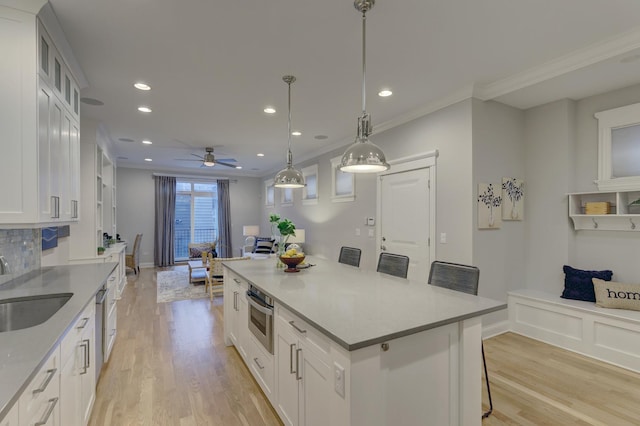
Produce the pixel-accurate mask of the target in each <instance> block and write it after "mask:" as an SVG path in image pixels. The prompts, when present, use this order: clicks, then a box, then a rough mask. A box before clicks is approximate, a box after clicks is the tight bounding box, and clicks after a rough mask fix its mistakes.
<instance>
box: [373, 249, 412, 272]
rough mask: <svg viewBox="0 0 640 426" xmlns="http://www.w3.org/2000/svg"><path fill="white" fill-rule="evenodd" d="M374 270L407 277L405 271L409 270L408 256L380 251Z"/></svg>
mask: <svg viewBox="0 0 640 426" xmlns="http://www.w3.org/2000/svg"><path fill="white" fill-rule="evenodd" d="M376 271H378V272H382V273H383V274H389V275H394V276H396V277H400V278H407V272H408V271H409V257H407V256H403V255H401V254H393V253H386V252H383V253H380V257H379V258H378V267H377V268H376Z"/></svg>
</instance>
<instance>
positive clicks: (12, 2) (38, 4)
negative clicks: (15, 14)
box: [0, 0, 47, 15]
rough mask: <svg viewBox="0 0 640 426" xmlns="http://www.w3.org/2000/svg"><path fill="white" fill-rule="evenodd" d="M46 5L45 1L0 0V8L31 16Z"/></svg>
mask: <svg viewBox="0 0 640 426" xmlns="http://www.w3.org/2000/svg"><path fill="white" fill-rule="evenodd" d="M45 4H47V0H0V6H6V7H10V8H11V9H16V10H21V11H23V12H28V13H32V14H34V15H35V14H37V13H38V12H39V11H40V9H42V6H44V5H45Z"/></svg>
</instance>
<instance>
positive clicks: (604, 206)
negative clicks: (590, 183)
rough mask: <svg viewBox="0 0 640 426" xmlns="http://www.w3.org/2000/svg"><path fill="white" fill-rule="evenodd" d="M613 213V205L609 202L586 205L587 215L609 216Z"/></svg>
mask: <svg viewBox="0 0 640 426" xmlns="http://www.w3.org/2000/svg"><path fill="white" fill-rule="evenodd" d="M609 213H611V203H609V202H608V201H598V202H587V203H585V214H609Z"/></svg>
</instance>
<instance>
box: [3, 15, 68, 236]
mask: <svg viewBox="0 0 640 426" xmlns="http://www.w3.org/2000/svg"><path fill="white" fill-rule="evenodd" d="M0 51H1V52H2V54H3V60H2V61H0V76H2V79H0V93H1V94H2V96H0V134H1V135H2V138H0V151H1V152H2V156H0V182H2V185H3V191H2V194H3V195H2V197H0V225H7V226H26V225H36V226H38V225H43V224H50V223H60V222H67V223H68V222H74V221H77V220H78V219H79V202H80V197H79V195H80V190H79V188H80V184H79V181H80V125H79V122H80V114H79V113H80V106H79V86H78V84H77V82H76V79H75V78H74V77H73V75H72V73H71V71H70V70H69V68H68V67H67V65H66V62H65V60H64V59H63V57H62V55H61V54H60V52H59V50H58V49H57V48H56V46H55V44H54V42H53V40H52V38H51V37H50V36H49V34H48V33H47V31H46V30H45V28H44V26H43V25H42V24H41V23H40V20H39V19H38V18H37V17H36V15H35V14H34V13H32V12H29V11H20V10H17V9H14V8H9V7H4V6H0Z"/></svg>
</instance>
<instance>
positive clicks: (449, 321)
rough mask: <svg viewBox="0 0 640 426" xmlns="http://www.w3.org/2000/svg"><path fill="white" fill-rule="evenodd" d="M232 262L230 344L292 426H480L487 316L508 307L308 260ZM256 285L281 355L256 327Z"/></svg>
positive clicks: (227, 325)
mask: <svg viewBox="0 0 640 426" xmlns="http://www.w3.org/2000/svg"><path fill="white" fill-rule="evenodd" d="M307 262H308V263H310V264H313V265H315V266H312V267H310V268H308V269H305V270H301V271H300V272H297V273H285V272H284V271H283V270H282V269H278V268H276V267H275V263H276V260H275V258H271V259H266V260H251V261H244V262H233V263H229V264H228V265H225V339H226V342H227V344H229V345H234V346H236V348H237V349H238V352H239V353H240V355H241V356H242V357H243V358H244V359H245V362H246V363H247V365H248V366H249V369H250V370H251V372H252V373H253V374H254V376H255V377H256V380H257V381H258V383H259V384H260V386H261V388H262V390H263V391H264V392H265V394H266V395H267V397H268V398H269V400H270V401H271V403H272V404H273V406H274V408H275V409H276V411H277V412H278V414H279V416H280V417H281V419H282V420H283V421H284V422H285V424H294V425H295V424H301V425H310V424H331V425H365V424H366V425H387V424H394V425H421V424H424V425H480V423H481V415H482V407H481V384H482V381H481V352H480V349H481V319H480V316H481V315H483V314H486V313H489V312H494V311H497V310H500V309H504V308H506V303H504V302H499V301H495V300H491V299H486V298H482V297H477V296H472V295H468V294H464V293H460V292H455V291H451V290H448V289H443V288H439V287H434V286H431V285H428V284H427V283H426V278H425V281H424V282H418V281H412V280H406V279H402V278H397V277H393V276H390V275H385V274H381V273H377V272H372V271H365V270H361V269H359V268H354V267H352V266H349V265H343V264H340V263H337V262H334V261H328V260H323V259H315V258H308V259H307ZM249 286H255V287H257V288H258V289H259V290H260V291H261V292H263V293H265V294H266V295H268V296H269V297H270V298H271V301H272V304H273V306H274V309H273V316H272V318H273V320H272V322H271V323H272V325H273V331H272V335H271V338H272V339H273V350H272V353H269V351H268V348H266V347H265V346H264V344H262V343H261V341H260V339H259V338H256V336H255V334H254V333H252V332H249V331H248V325H249V321H248V318H249V316H250V311H251V301H250V300H249V301H248V302H249V304H247V299H245V294H244V293H246V290H247V288H248V287H249Z"/></svg>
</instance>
